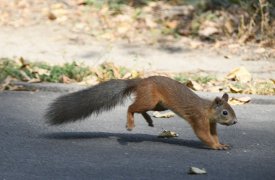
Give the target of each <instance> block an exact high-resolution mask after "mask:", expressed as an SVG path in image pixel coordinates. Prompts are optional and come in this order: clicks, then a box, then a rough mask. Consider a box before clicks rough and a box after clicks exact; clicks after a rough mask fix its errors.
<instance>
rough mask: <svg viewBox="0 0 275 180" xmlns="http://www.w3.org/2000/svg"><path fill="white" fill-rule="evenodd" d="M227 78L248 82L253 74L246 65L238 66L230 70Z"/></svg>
mask: <svg viewBox="0 0 275 180" xmlns="http://www.w3.org/2000/svg"><path fill="white" fill-rule="evenodd" d="M226 78H227V79H230V80H236V81H239V82H241V83H247V82H249V81H251V80H252V75H251V74H250V72H249V71H248V70H247V69H246V68H245V67H237V68H235V69H233V70H232V71H231V72H229V73H228V74H227V76H226Z"/></svg>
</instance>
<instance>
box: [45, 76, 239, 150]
mask: <svg viewBox="0 0 275 180" xmlns="http://www.w3.org/2000/svg"><path fill="white" fill-rule="evenodd" d="M132 93H134V94H135V100H134V102H133V103H132V104H131V105H130V106H129V107H128V112H127V123H126V128H127V130H129V131H131V130H132V129H133V128H134V127H135V125H134V113H141V115H142V116H143V117H144V119H145V120H146V122H147V123H148V125H149V126H151V127H153V126H154V125H153V121H152V119H151V117H150V116H149V114H147V111H164V110H167V109H170V110H171V111H173V112H175V113H176V114H177V115H179V116H180V117H182V118H183V119H185V120H187V122H188V123H189V124H190V125H191V127H192V128H193V130H194V133H195V134H196V135H197V137H198V138H199V139H200V140H201V141H202V142H203V143H204V144H206V145H207V146H208V147H210V148H211V149H215V150H226V149H229V147H230V146H229V145H227V144H221V143H220V142H219V138H218V134H217V127H216V126H217V123H219V124H222V125H227V126H229V125H233V124H236V123H237V118H236V115H235V112H234V110H233V109H232V108H231V106H230V105H229V104H228V98H229V96H228V94H227V93H225V94H223V96H222V97H221V98H219V97H216V98H215V99H214V100H213V101H210V100H207V99H203V98H201V97H199V96H198V95H197V94H195V93H194V92H193V91H192V90H190V89H189V88H188V87H187V86H186V85H184V84H182V83H180V82H178V81H176V80H173V79H171V78H168V77H164V76H151V77H148V78H144V79H141V78H137V79H129V80H121V79H117V80H109V81H106V82H103V83H100V84H98V85H95V86H92V87H90V88H87V89H84V90H80V91H77V92H73V93H69V94H67V95H63V96H60V97H58V98H57V99H56V100H55V101H53V102H52V103H51V104H50V106H49V107H48V109H47V111H46V114H45V117H46V119H47V120H48V123H50V124H51V125H58V124H62V123H67V122H74V121H76V120H79V119H83V118H86V117H88V116H90V115H91V114H99V113H101V112H103V111H107V110H110V109H112V108H114V107H115V106H116V105H118V104H122V103H123V102H124V100H125V98H126V97H127V96H129V95H131V94H132Z"/></svg>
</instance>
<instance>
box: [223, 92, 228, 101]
mask: <svg viewBox="0 0 275 180" xmlns="http://www.w3.org/2000/svg"><path fill="white" fill-rule="evenodd" d="M222 99H223V100H224V101H225V102H228V99H229V96H228V94H227V93H224V94H223V95H222Z"/></svg>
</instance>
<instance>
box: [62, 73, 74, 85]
mask: <svg viewBox="0 0 275 180" xmlns="http://www.w3.org/2000/svg"><path fill="white" fill-rule="evenodd" d="M60 81H61V82H62V83H65V84H69V83H72V82H73V80H72V79H70V78H69V77H67V76H65V75H62V76H61V77H60Z"/></svg>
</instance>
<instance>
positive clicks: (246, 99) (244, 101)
mask: <svg viewBox="0 0 275 180" xmlns="http://www.w3.org/2000/svg"><path fill="white" fill-rule="evenodd" d="M250 101H251V98H250V97H248V96H244V97H240V98H235V97H231V98H230V99H229V104H230V105H233V106H234V105H242V104H247V103H249V102H250Z"/></svg>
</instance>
